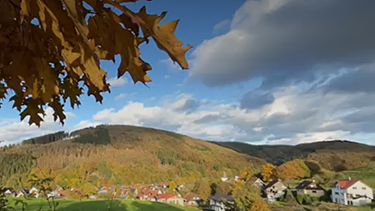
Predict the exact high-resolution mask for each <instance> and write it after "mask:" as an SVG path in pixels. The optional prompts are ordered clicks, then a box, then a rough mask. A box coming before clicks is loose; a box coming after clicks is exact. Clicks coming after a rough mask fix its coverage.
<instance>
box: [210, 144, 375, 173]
mask: <svg viewBox="0 0 375 211" xmlns="http://www.w3.org/2000/svg"><path fill="white" fill-rule="evenodd" d="M213 143H216V144H217V145H219V146H224V147H228V148H230V149H233V150H235V151H237V152H240V153H245V154H248V155H251V156H254V157H258V158H262V159H264V160H266V161H267V162H269V163H272V164H275V165H280V164H282V163H284V162H286V161H289V160H293V159H297V158H300V159H306V160H315V161H317V162H318V163H319V164H321V165H322V166H323V167H324V168H326V169H329V170H335V171H341V170H347V169H354V168H360V167H363V166H366V165H368V164H369V163H370V162H374V161H375V146H369V145H365V144H360V143H356V142H350V141H339V140H337V141H322V142H315V143H308V144H300V145H296V146H289V145H251V144H246V143H239V142H213Z"/></svg>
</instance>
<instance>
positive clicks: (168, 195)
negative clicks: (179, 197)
mask: <svg viewBox="0 0 375 211" xmlns="http://www.w3.org/2000/svg"><path fill="white" fill-rule="evenodd" d="M175 196H176V195H174V194H170V193H162V194H158V197H159V199H169V198H172V197H175Z"/></svg>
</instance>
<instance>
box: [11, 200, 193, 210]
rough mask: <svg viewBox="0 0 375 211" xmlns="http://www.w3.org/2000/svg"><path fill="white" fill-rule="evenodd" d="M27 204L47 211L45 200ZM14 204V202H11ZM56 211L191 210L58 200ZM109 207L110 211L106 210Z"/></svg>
mask: <svg viewBox="0 0 375 211" xmlns="http://www.w3.org/2000/svg"><path fill="white" fill-rule="evenodd" d="M25 201H26V203H27V204H28V205H27V207H26V211H37V210H39V209H40V208H41V207H42V210H48V204H47V202H46V200H45V199H32V200H25ZM11 203H14V202H11ZM58 203H59V205H58V206H57V210H59V211H86V210H87V211H104V210H110V211H125V210H126V211H192V209H188V208H184V207H178V206H173V205H169V204H164V203H157V202H149V201H118V200H114V201H112V202H111V201H104V200H103V201H101V200H86V201H69V200H59V201H58ZM108 207H111V209H108ZM21 210H22V209H21V207H20V205H18V206H15V211H21Z"/></svg>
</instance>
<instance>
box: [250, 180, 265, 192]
mask: <svg viewBox="0 0 375 211" xmlns="http://www.w3.org/2000/svg"><path fill="white" fill-rule="evenodd" d="M248 183H249V184H251V185H255V186H257V187H259V188H260V189H261V190H263V189H264V187H266V183H264V182H263V181H262V180H261V179H260V178H258V177H251V178H250V179H249V180H248Z"/></svg>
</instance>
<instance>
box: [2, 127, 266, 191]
mask: <svg viewBox="0 0 375 211" xmlns="http://www.w3.org/2000/svg"><path fill="white" fill-rule="evenodd" d="M32 156H34V157H37V165H38V166H39V167H41V168H42V170H43V171H44V173H45V174H47V173H48V174H50V175H52V176H53V177H54V178H55V180H56V181H57V183H58V184H59V185H61V186H79V184H81V183H82V180H84V181H86V182H90V184H93V185H95V186H98V185H100V184H103V183H111V184H120V183H121V184H129V183H151V182H161V181H164V182H168V181H171V180H174V181H185V182H189V181H195V180H196V179H197V178H201V177H209V178H212V179H219V178H220V177H221V176H222V175H223V173H224V171H225V173H226V174H227V175H228V176H235V175H239V174H240V173H241V172H242V171H244V170H246V171H250V172H256V171H258V170H259V169H260V167H261V165H262V164H264V163H265V161H264V160H262V159H260V158H255V157H252V156H249V155H246V154H240V153H238V152H235V151H234V150H231V149H228V148H226V147H222V146H219V145H217V144H213V143H210V142H207V141H203V140H198V139H194V138H191V137H188V136H184V135H181V134H177V133H172V132H168V131H163V130H157V129H151V128H144V127H135V126H122V125H111V126H109V125H101V126H97V127H90V128H85V129H82V130H78V131H74V132H72V133H65V132H57V133H54V134H48V135H44V136H41V137H35V138H31V139H28V140H25V141H24V142H23V144H22V145H19V146H13V147H10V148H9V147H6V148H3V149H2V152H1V153H0V165H1V170H0V175H1V177H0V186H1V185H7V186H15V185H17V184H19V180H20V178H21V179H23V180H24V181H25V180H27V176H28V174H30V172H31V171H34V172H37V171H38V170H35V169H34V170H32V168H35V166H34V167H29V166H30V164H31V163H33V161H32ZM74 178H75V180H74ZM77 178H79V179H77ZM13 183H14V184H13Z"/></svg>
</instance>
